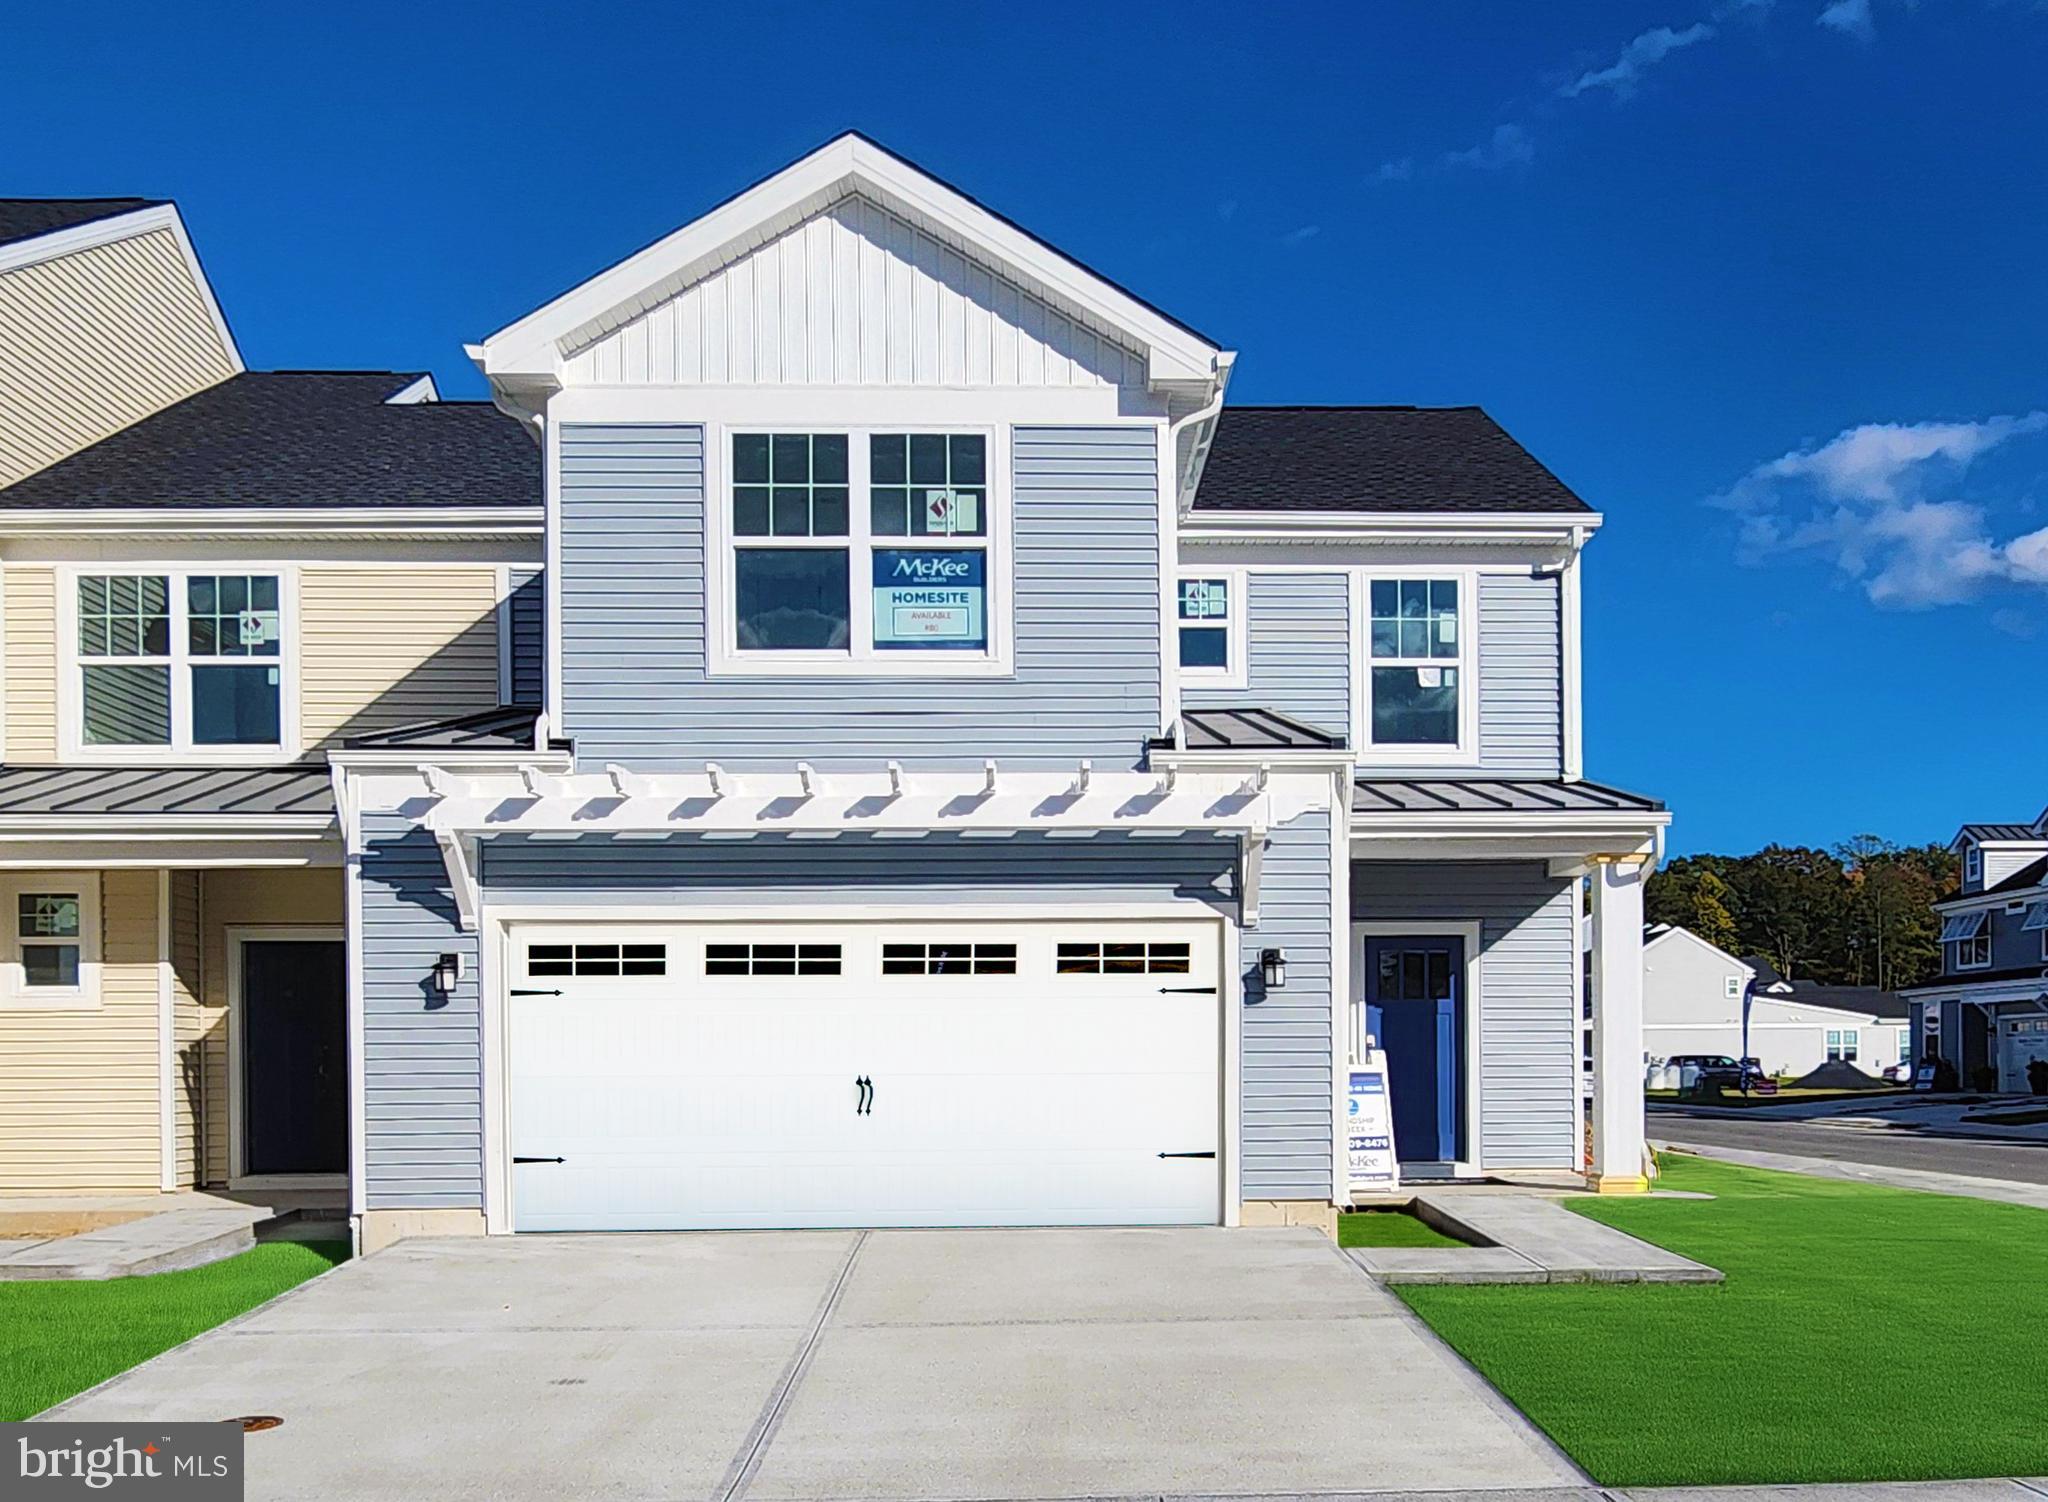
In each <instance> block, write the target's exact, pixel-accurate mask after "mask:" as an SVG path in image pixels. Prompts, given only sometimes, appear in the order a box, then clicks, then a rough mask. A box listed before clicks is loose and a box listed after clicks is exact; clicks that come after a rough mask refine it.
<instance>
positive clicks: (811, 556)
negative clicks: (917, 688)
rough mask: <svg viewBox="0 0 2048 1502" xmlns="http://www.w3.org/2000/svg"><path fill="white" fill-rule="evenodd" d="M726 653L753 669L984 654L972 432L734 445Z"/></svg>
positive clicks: (981, 544)
mask: <svg viewBox="0 0 2048 1502" xmlns="http://www.w3.org/2000/svg"><path fill="white" fill-rule="evenodd" d="M730 506H731V509H730V512H729V525H728V528H727V532H728V535H729V538H730V551H731V569H730V575H729V577H730V580H731V605H730V611H731V647H732V650H733V652H734V654H735V655H737V656H739V657H742V658H751V659H754V660H756V661H763V660H769V659H770V658H771V657H784V656H785V655H786V656H787V658H789V659H791V660H797V661H803V660H815V661H819V662H821V663H822V662H827V661H831V660H833V659H843V660H846V661H849V662H864V663H869V664H873V663H877V662H889V663H892V664H900V663H904V662H906V661H908V660H909V659H911V658H914V657H917V656H919V655H920V654H922V655H924V656H925V657H926V659H927V660H931V659H942V660H943V659H951V660H955V661H957V660H959V659H962V658H980V659H988V658H989V657H990V656H991V642H992V636H991V626H992V624H993V611H992V609H991V586H992V579H991V575H992V572H993V570H992V568H991V563H990V543H991V537H992V533H993V530H994V529H993V526H992V517H991V515H990V510H991V499H990V486H989V440H988V437H987V435H986V434H983V433H735V434H733V436H732V484H731V500H730Z"/></svg>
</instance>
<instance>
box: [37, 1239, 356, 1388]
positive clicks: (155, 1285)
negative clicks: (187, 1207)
mask: <svg viewBox="0 0 2048 1502" xmlns="http://www.w3.org/2000/svg"><path fill="white" fill-rule="evenodd" d="M347 1256H348V1247H347V1245H346V1244H345V1243H341V1242H293V1241H272V1242H265V1243H263V1244H262V1245H260V1246H257V1247H255V1248H253V1249H251V1250H249V1251H246V1252H244V1253H242V1254H241V1255H240V1256H239V1257H229V1258H227V1259H226V1260H225V1261H221V1262H215V1263H213V1264H211V1265H209V1266H207V1267H195V1268H192V1269H190V1270H189V1271H186V1272H177V1273H157V1274H155V1275H154V1276H152V1277H147V1278H110V1279H108V1280H107V1281H105V1282H101V1283H69V1282H63V1283H59V1282H49V1283H41V1282H38V1283H0V1422H13V1421H15V1420H18V1419H25V1418H27V1417H28V1416H29V1415H31V1414H34V1413H40V1412H41V1411H42V1410H43V1409H45V1408H48V1407H49V1406H50V1405H51V1404H53V1403H61V1402H62V1401H63V1400H64V1399H66V1398H68V1397H70V1396H72V1395H73V1394H74V1393H81V1392H84V1391H85V1389H87V1388H88V1387H91V1386H93V1385H94V1384H95V1383H98V1382H104V1381H105V1380H106V1379H107V1378H109V1377H111V1376H113V1375H114V1374H115V1373H116V1372H123V1371H126V1370H127V1369H128V1368H129V1367H131V1366H134V1365H135V1364H136V1363H137V1362H139V1361H147V1360H148V1359H149V1358H150V1357H152V1356H154V1355H156V1354H157V1353H158V1352H159V1351H167V1350H169V1349H170V1348H171V1347H172V1346H174V1345H177V1344H178V1343H179V1342H181V1341H186V1340H190V1339H191V1338H192V1337H193V1336H195V1335H197V1334H198V1333H199V1332H200V1331H202V1330H210V1329H212V1328H213V1327H214V1326H215V1325H218V1324H220V1323H222V1322H223V1321H225V1320H230V1319H233V1318H234V1317H235V1316H236V1315H238V1314H241V1313H243V1312H244V1311H246V1310H249V1309H253V1308H255V1307H256V1306H257V1305H258V1304H260V1303H262V1302H263V1301H264V1300H265V1299H269V1298H274V1297H276V1296H277V1295H278V1294H280V1293H283V1292H284V1291H285V1290H286V1289H287V1288H290V1287H292V1286H293V1285H294V1284H298V1283H303V1282H305V1281H306V1279H308V1278H310V1277H312V1276H313V1275H314V1274H315V1273H323V1272H326V1271H327V1269H328V1268H330V1267H332V1266H334V1265H335V1264H336V1263H337V1262H341V1261H343V1260H344V1259H346V1258H347ZM216 1416H217V1417H220V1418H227V1417H230V1415H228V1414H220V1415H216ZM192 1417H194V1418H204V1417H208V1415H205V1414H194V1415H192Z"/></svg>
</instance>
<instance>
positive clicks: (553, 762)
mask: <svg viewBox="0 0 2048 1502" xmlns="http://www.w3.org/2000/svg"><path fill="white" fill-rule="evenodd" d="M327 765H328V766H330V767H333V768H335V769H337V770H339V771H344V772H353V773H356V774H358V775H361V776H374V775H376V774H379V773H386V774H388V773H393V772H397V773H407V772H414V771H417V770H418V769H419V768H420V767H422V766H431V767H438V768H440V769H441V770H443V771H447V772H459V771H462V770H464V769H474V770H475V771H478V772H483V773H505V772H517V771H518V770H519V769H520V768H521V767H539V768H540V769H541V770H542V771H544V772H558V773H568V772H573V771H575V770H576V757H575V755H574V753H572V752H568V751H556V750H548V751H464V750H461V749H459V748H452V747H450V748H442V749H438V750H437V749H434V748H431V747H427V746H416V747H414V748H412V749H411V750H398V749H393V750H389V751H368V750H364V751H330V752H328V753H327Z"/></svg>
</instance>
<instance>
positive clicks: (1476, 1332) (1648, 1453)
mask: <svg viewBox="0 0 2048 1502" xmlns="http://www.w3.org/2000/svg"><path fill="white" fill-rule="evenodd" d="M1664 1163H1665V1175H1664V1177H1663V1178H1662V1179H1661V1180H1660V1187H1664V1188H1670V1189H1689V1190H1700V1191H1704V1192H1706V1193H1709V1194H1712V1195H1714V1196H1715V1198H1713V1199H1711V1200H1690V1199H1656V1198H1644V1199H1580V1200H1574V1201H1572V1202H1571V1205H1572V1208H1573V1209H1575V1210H1578V1211H1579V1212H1580V1213H1582V1214H1585V1215H1588V1216H1590V1217H1592V1218H1593V1219H1595V1220H1599V1221H1603V1222H1605V1223H1606V1224H1608V1225H1611V1226H1614V1227H1616V1228H1618V1229H1620V1230H1623V1231H1627V1232H1628V1233H1630V1234H1631V1235H1634V1236H1640V1237H1642V1238H1643V1239H1644V1240H1645V1241H1650V1242H1654V1243H1656V1244H1657V1245H1658V1246H1662V1247H1666V1248H1669V1249H1670V1250H1672V1251H1674V1252H1679V1253H1682V1254H1683V1255H1685V1256H1688V1257H1694V1258H1697V1259H1699V1260H1700V1261H1703V1262H1706V1263H1709V1264H1711V1265H1713V1266H1715V1267H1718V1268H1720V1269H1721V1270H1722V1271H1723V1272H1724V1273H1726V1274H1727V1281H1726V1282H1725V1283H1722V1284H1719V1285H1705V1286H1700V1285H1694V1286H1683V1285H1662V1286H1660V1285H1653V1284H1622V1285H1602V1284H1547V1285H1543V1286H1540V1287H1527V1286H1508V1287H1500V1286H1495V1287H1483V1286H1480V1287H1469V1286H1468V1287H1435V1286H1419V1287H1402V1288H1398V1289H1397V1290H1396V1292H1397V1293H1399V1294H1400V1296H1401V1297H1402V1298H1403V1299H1405V1300H1407V1302H1408V1303H1409V1305H1410V1306H1411V1307H1413V1308H1414V1309H1415V1310H1416V1312H1417V1313H1419V1314H1420V1315H1421V1316H1422V1317H1423V1318H1424V1319H1425V1320H1427V1321H1428V1322H1429V1324H1430V1325H1431V1326H1432V1327H1433V1328H1434V1329H1435V1330H1436V1331H1437V1332H1438V1333H1439V1334H1440V1335H1442V1336H1443V1337H1444V1338H1445V1339H1446V1340H1448V1341H1449V1342H1450V1343H1451V1344H1452V1345H1453V1346H1455V1347H1456V1348H1457V1349H1458V1351H1459V1352H1460V1353H1461V1354H1463V1355H1464V1356H1465V1358H1466V1359H1467V1360H1469V1361H1471V1362H1472V1363H1473V1365H1475V1366H1477V1367H1478V1368H1479V1370H1480V1371H1482V1372H1484V1373H1485V1374H1486V1375H1487V1377H1488V1378H1490V1379H1491V1380H1492V1381H1493V1383H1494V1384H1495V1385H1496V1386H1497V1387H1499V1388H1500V1389H1501V1391H1502V1392H1504V1393H1505V1394H1506V1395H1507V1396H1508V1397H1509V1398H1510V1399H1511V1400H1512V1401H1513V1402H1514V1403H1515V1404H1516V1405H1517V1406H1518V1407H1520V1408H1521V1410H1522V1411H1523V1412H1524V1413H1526V1414H1527V1415H1528V1416H1529V1417H1530V1418H1531V1419H1533V1420H1535V1421H1536V1423H1538V1424H1540V1425H1541V1426H1542V1427H1543V1428H1544V1429H1545V1430H1547V1431H1548V1432H1549V1434H1550V1436H1551V1437H1552V1438H1553V1439H1555V1440H1556V1441H1557V1442H1558V1443H1559V1444H1560V1445H1562V1446H1563V1447H1564V1449H1565V1450H1566V1451H1567V1452H1568V1453H1569V1454H1570V1455H1571V1456H1572V1458H1573V1459H1574V1460H1576V1461H1578V1463H1579V1464H1580V1465H1581V1466H1583V1467H1585V1469H1586V1470H1587V1471H1588V1472H1590V1473H1591V1474H1592V1476H1593V1478H1594V1479H1595V1480H1596V1481H1598V1482H1600V1483H1601V1484H1602V1485H1605V1486H1685V1485H1735V1484H1741V1483H1746V1482H1747V1483H1764V1482H1806V1481H1885V1480H1898V1481H1906V1480H1931V1479H1938V1478H1957V1477H1976V1476H2039V1475H2044V1474H2048V1425H2043V1424H2042V1422H2041V1404H2042V1400H2043V1395H2044V1394H2048V1213H2044V1212H2042V1211H2040V1210H2031V1209H2027V1208H2024V1207H2022V1206H2017V1205H2004V1204H1994V1203H1991V1202H1989V1201H1985V1200H1976V1199H1964V1198H1959V1197H1952V1196H1948V1195H1935V1194H1921V1193H1914V1192H1911V1191H1907V1190H1900V1189H1887V1188H1881V1187H1877V1186H1874V1185H1867V1184H1848V1183H1842V1182H1838V1181H1836V1180H1832V1179H1818V1178H1805V1177H1802V1176H1799V1175H1795V1174H1782V1173H1767V1172H1763V1171H1761V1170H1758V1169H1750V1168H1738V1167H1735V1166H1733V1165H1731V1164H1723V1163H1715V1162H1710V1161H1707V1160H1705V1159H1700V1158H1690V1157H1667V1158H1666V1159H1665V1160H1664Z"/></svg>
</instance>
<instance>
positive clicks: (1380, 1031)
mask: <svg viewBox="0 0 2048 1502" xmlns="http://www.w3.org/2000/svg"><path fill="white" fill-rule="evenodd" d="M1464 978H1465V941H1464V940H1463V939H1461V938H1457V937H1455V936H1449V937H1446V936H1442V935H1435V934H1429V935H1416V936H1414V937H1408V938H1401V937H1394V938H1371V939H1367V940H1366V941H1365V1016H1366V1030H1367V1031H1368V1032H1370V1033H1371V1034H1372V1035H1373V1036H1374V1037H1376V1038H1378V1039H1379V1041H1380V1047H1381V1048H1383V1049H1385V1050H1386V1055H1387V1087H1388V1090H1389V1091H1390V1093H1391V1094H1392V1096H1393V1101H1392V1105H1393V1115H1394V1156H1395V1157H1396V1158H1398V1159H1399V1160H1400V1162H1401V1165H1402V1167H1403V1168H1404V1169H1407V1168H1418V1167H1419V1168H1423V1169H1425V1170H1426V1169H1427V1168H1428V1167H1429V1166H1430V1165H1432V1164H1440V1165H1444V1166H1445V1167H1446V1168H1448V1166H1449V1165H1450V1164H1452V1163H1455V1162H1457V1161H1459V1160H1460V1159H1463V1158H1465V1156H1466V1152H1465V997H1464Z"/></svg>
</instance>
